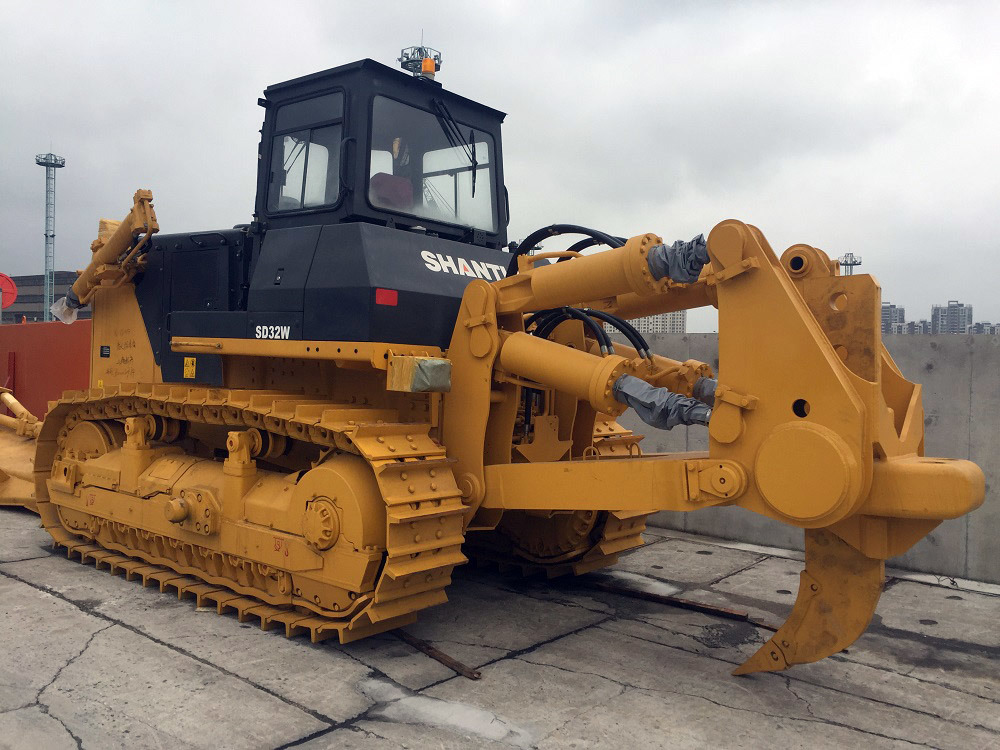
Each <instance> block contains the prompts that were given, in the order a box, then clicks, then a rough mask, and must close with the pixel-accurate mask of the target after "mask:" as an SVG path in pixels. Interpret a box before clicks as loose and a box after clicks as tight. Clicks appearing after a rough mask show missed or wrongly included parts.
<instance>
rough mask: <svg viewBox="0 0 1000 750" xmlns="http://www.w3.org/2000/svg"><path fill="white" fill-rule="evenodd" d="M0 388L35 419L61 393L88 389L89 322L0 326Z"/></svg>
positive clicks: (41, 414) (39, 416) (43, 412)
mask: <svg viewBox="0 0 1000 750" xmlns="http://www.w3.org/2000/svg"><path fill="white" fill-rule="evenodd" d="M0 385H3V386H4V387H5V388H10V389H11V390H12V391H13V392H14V396H15V397H16V398H17V400H18V401H20V402H21V403H22V404H24V406H25V408H27V409H28V411H30V412H31V413H32V414H34V415H35V416H36V417H38V418H39V419H41V418H42V416H43V415H44V414H45V412H46V411H48V402H49V401H52V400H54V399H57V398H59V396H60V395H61V394H62V392H63V391H69V390H78V389H82V388H89V387H90V321H89V320H78V321H76V322H75V323H73V324H72V325H65V324H64V323H60V322H58V321H56V322H53V323H20V324H18V323H14V324H5V325H0Z"/></svg>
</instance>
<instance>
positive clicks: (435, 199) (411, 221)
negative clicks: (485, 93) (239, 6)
mask: <svg viewBox="0 0 1000 750" xmlns="http://www.w3.org/2000/svg"><path fill="white" fill-rule="evenodd" d="M259 104H260V105H261V106H262V107H264V108H265V110H266V114H265V116H264V124H263V127H262V129H261V143H260V150H259V170H258V181H257V202H256V217H255V218H256V220H257V221H258V222H260V224H261V225H262V228H264V229H272V228H273V229H281V228H289V227H298V226H305V225H317V224H337V223H345V222H369V223H374V224H381V225H383V226H389V227H395V228H399V229H414V230H416V231H422V232H426V233H427V234H429V235H432V236H439V237H442V238H446V239H451V240H456V241H459V242H464V243H468V244H474V245H480V246H484V247H493V248H499V247H501V246H502V245H504V244H506V240H507V238H506V228H507V221H508V216H507V202H506V191H505V189H504V183H503V166H502V159H501V145H500V125H501V123H502V122H503V119H504V116H505V115H504V114H503V113H502V112H498V111H497V110H495V109H491V108H490V107H486V106H484V105H482V104H479V103H477V102H474V101H472V100H470V99H466V98H465V97H462V96H458V95H457V94H454V93H452V92H449V91H446V90H444V89H443V88H442V87H441V85H440V84H438V83H436V82H434V81H432V80H429V79H426V78H420V77H411V76H409V75H407V74H406V73H403V72H401V71H397V70H393V69H392V68H389V67H387V66H385V65H382V64H381V63H377V62H375V61H373V60H361V61H359V62H355V63H351V64H349V65H344V66H341V67H338V68H333V69H331V70H327V71H323V72H321V73H315V74H312V75H309V76H304V77H302V78H297V79H294V80H292V81H287V82H285V83H280V84H276V85H273V86H269V87H268V88H267V89H266V90H265V91H264V97H263V98H262V99H260V100H259Z"/></svg>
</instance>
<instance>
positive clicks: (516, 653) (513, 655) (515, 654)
mask: <svg viewBox="0 0 1000 750" xmlns="http://www.w3.org/2000/svg"><path fill="white" fill-rule="evenodd" d="M614 619H615V618H614V617H613V616H610V615H609V616H608V617H605V618H603V619H601V620H598V621H597V622H592V623H590V624H588V625H581V626H580V627H578V628H576V629H575V630H570V631H568V632H566V633H562V634H560V635H554V636H552V637H551V638H546V639H545V640H544V641H539V642H538V643H534V644H532V645H531V646H526V647H525V648H520V649H515V650H513V651H509V652H508V653H506V654H504V655H503V656H498V657H497V658H495V659H491V660H490V661H487V662H484V663H483V664H481V665H480V666H479V667H478V669H480V670H483V669H486V668H487V667H491V666H493V665H494V664H498V663H499V662H502V661H507V660H508V659H519V658H520V657H522V656H524V655H525V654H530V653H532V652H534V651H536V650H538V649H540V648H542V647H543V646H548V645H549V644H550V643H555V642H556V641H558V640H561V639H563V638H568V637H570V636H572V635H576V634H577V633H582V632H583V631H585V630H589V629H590V628H596V627H598V626H599V625H603V624H604V623H606V622H608V621H610V620H614ZM460 676H461V675H455V676H452V677H446V678H444V679H443V680H438V681H437V682H432V683H431V684H430V685H425V686H424V687H423V688H421V692H423V691H424V690H428V689H430V688H432V687H437V686H438V685H440V684H442V683H444V682H448V681H449V680H454V679H456V677H460Z"/></svg>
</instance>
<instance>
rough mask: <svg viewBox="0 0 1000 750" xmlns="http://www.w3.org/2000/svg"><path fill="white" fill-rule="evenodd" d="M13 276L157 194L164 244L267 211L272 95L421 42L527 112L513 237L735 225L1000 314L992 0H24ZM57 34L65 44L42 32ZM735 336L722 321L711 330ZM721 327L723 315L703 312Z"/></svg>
mask: <svg viewBox="0 0 1000 750" xmlns="http://www.w3.org/2000/svg"><path fill="white" fill-rule="evenodd" d="M2 13H3V19H4V23H3V24H2V25H0V50H2V52H0V56H2V63H3V66H4V70H5V79H4V80H3V83H2V91H0V93H2V95H3V101H4V105H3V109H2V114H0V270H2V271H5V272H7V273H15V274H19V273H32V272H40V271H41V268H42V262H43V260H42V244H43V239H42V226H43V200H44V180H43V175H42V170H41V169H40V168H39V167H37V166H35V164H34V155H35V153H42V152H45V151H48V150H49V149H50V147H51V149H52V150H53V151H55V152H56V153H58V154H60V155H62V156H65V157H66V160H67V166H66V168H65V169H63V170H61V171H60V172H59V174H58V178H57V179H58V182H57V184H58V187H57V226H56V232H57V245H56V251H57V264H58V267H60V268H67V267H80V266H82V265H84V264H85V263H86V261H87V258H88V255H89V251H88V248H89V244H90V241H91V240H92V239H93V236H94V233H95V230H96V225H97V220H98V218H100V217H102V216H104V217H114V218H119V217H120V216H122V215H124V213H125V211H126V210H127V209H128V207H129V205H130V199H131V195H132V193H133V191H134V190H135V189H136V188H139V187H149V188H152V189H153V191H154V195H155V196H156V201H157V212H158V216H159V219H160V223H161V227H162V228H163V231H197V230H205V229H213V228H218V227H224V226H230V225H232V224H235V223H239V222H245V221H247V220H248V219H249V218H250V214H251V212H252V209H253V198H254V196H253V193H254V187H255V170H256V151H257V141H258V134H257V130H258V128H259V127H260V121H261V112H260V110H259V109H258V108H257V107H256V105H255V102H256V98H257V96H259V94H260V91H261V90H262V89H263V88H264V87H265V86H266V85H268V84H270V83H275V82H278V81H281V80H286V79H288V78H292V77H295V76H298V75H302V74H305V73H309V72H313V71H316V70H322V69H325V68H328V67H333V66H335V65H338V64H341V63H344V62H349V61H351V60H354V59H359V58H361V57H373V58H375V59H378V60H381V61H382V62H385V63H388V64H394V59H395V57H396V56H397V54H398V50H399V49H400V48H401V47H403V46H408V45H409V44H413V43H415V42H417V41H419V37H420V33H421V29H422V30H423V33H424V38H425V40H426V42H427V43H428V44H430V45H432V46H435V47H438V48H439V49H441V50H442V52H443V53H444V59H445V62H444V67H443V70H442V73H441V76H440V78H439V80H441V81H442V82H443V83H444V85H445V86H446V87H448V88H450V89H452V90H455V91H457V92H459V93H461V94H463V95H465V96H469V97H471V98H474V99H477V100H479V101H483V102H484V103H486V104H489V105H491V106H494V107H496V108H498V109H501V110H504V111H506V112H508V113H509V116H508V120H507V123H506V125H505V130H504V156H505V171H506V182H507V186H508V189H509V191H510V198H511V208H512V215H513V216H512V223H511V238H518V237H522V236H524V235H525V234H527V233H528V232H529V231H531V230H533V229H535V228H537V227H539V226H542V225H545V224H550V223H553V222H557V221H558V222H576V223H583V224H590V225H593V226H595V227H597V228H600V229H603V230H606V231H610V232H614V233H616V234H626V235H627V234H637V233H640V232H646V231H655V232H658V233H660V234H662V235H664V236H665V237H667V238H669V239H674V238H677V237H689V236H691V235H693V234H697V233H698V232H703V231H707V230H708V229H710V228H711V227H712V226H713V225H714V224H715V223H716V222H718V221H720V220H722V219H725V218H730V217H737V218H742V219H745V220H747V221H750V222H752V223H754V224H756V225H757V226H758V227H760V228H761V230H762V231H763V232H764V233H765V234H766V235H767V236H768V238H769V239H770V241H771V244H772V245H773V246H774V247H775V249H776V250H777V251H778V252H781V250H782V249H784V248H785V247H787V246H788V245H791V244H794V243H796V242H808V243H810V244H814V245H817V246H819V247H821V248H823V249H825V250H827V251H828V252H830V253H831V254H832V255H840V254H842V253H843V252H846V251H848V250H851V251H853V252H855V253H857V254H858V255H861V256H862V257H863V258H864V265H863V266H862V268H861V270H862V271H870V272H872V273H874V274H876V276H877V277H878V278H879V281H880V282H881V283H882V286H883V296H884V298H886V299H890V300H892V301H894V302H897V303H901V304H904V305H905V306H906V307H907V312H908V315H909V317H911V318H916V317H926V316H927V315H929V310H930V305H931V304H932V303H935V302H942V301H946V300H947V299H955V298H958V299H962V300H963V301H966V302H969V303H972V304H973V305H974V306H975V308H976V313H977V314H976V317H977V318H978V319H982V318H991V319H993V320H997V319H1000V299H998V298H997V295H995V294H994V292H993V288H992V285H991V284H990V283H989V281H988V277H989V274H986V273H982V272H977V270H976V269H982V268H991V267H992V265H993V261H994V259H995V257H996V254H997V249H998V241H997V237H998V236H1000V214H998V212H997V211H996V208H995V206H996V200H997V195H998V189H1000V154H998V150H997V149H996V148H995V147H994V146H993V141H994V138H995V123H996V122H997V121H998V119H1000V92H998V90H997V88H996V86H995V81H996V79H997V76H998V73H1000V52H998V48H997V46H996V45H995V43H994V41H993V39H992V30H993V29H995V28H997V25H998V22H1000V10H998V8H997V7H996V6H995V5H993V4H989V3H963V4H945V3H937V2H926V3H919V2H912V3H905V4H896V3H892V4H872V3H842V2H837V3H832V2H831V3H820V2H810V3H781V2H742V3H726V2H717V3H704V2H698V3H695V2H678V3H657V2H646V3H630V4H624V3H622V4H615V3H606V2H604V3H599V2H575V3H562V2H561V3H550V4H544V3H530V2H513V1H511V2H497V3H489V4H472V3H463V2H447V1H442V2H437V3H434V4H433V5H430V6H428V5H425V4H424V5H415V4H412V3H401V2H393V3H380V4H361V3H347V2H340V3H333V2H326V3H320V2H302V3H294V2H289V3H284V4H281V5H277V6H276V5H275V4H274V3H269V2H240V3H237V2H227V3H211V4H209V3H170V4H158V5H152V6H149V7H143V8H142V10H141V11H140V10H139V9H138V8H136V7H134V6H128V5H122V4H120V3H96V4H95V3H88V4H86V5H81V4H68V3H53V2H33V3H30V4H28V3H13V2H6V3H4V4H3V5H2ZM42 26H44V28H45V32H46V33H45V36H44V37H40V36H39V35H38V34H36V33H34V32H33V31H32V30H33V29H37V28H40V27H42ZM692 319H693V320H694V321H695V323H696V325H703V326H708V327H710V326H711V325H712V316H711V315H705V314H697V315H694V316H692ZM699 320H700V321H701V322H700V323H698V321H699Z"/></svg>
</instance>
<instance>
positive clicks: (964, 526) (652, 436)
mask: <svg viewBox="0 0 1000 750" xmlns="http://www.w3.org/2000/svg"><path fill="white" fill-rule="evenodd" d="M646 338H647V340H648V341H649V343H650V346H651V348H652V349H653V351H655V352H657V353H659V354H663V355H664V356H669V357H672V358H673V359H678V360H685V359H697V360H700V361H702V362H708V363H709V364H711V365H712V366H713V367H714V368H716V371H718V366H719V361H718V337H717V335H716V334H687V335H651V336H647V337H646ZM885 342H886V346H887V347H888V349H889V352H890V353H891V354H892V356H893V358H894V359H895V360H896V364H897V365H898V366H899V368H900V370H902V372H903V374H904V375H905V376H906V377H908V378H909V379H910V380H914V381H916V382H918V383H921V384H922V385H923V388H924V412H925V425H926V431H927V433H926V441H925V445H926V453H927V455H929V456H930V455H934V456H942V457H948V458H967V459H970V460H972V461H975V462H976V463H977V464H979V466H981V467H982V469H983V471H984V472H985V473H986V501H985V502H984V503H983V506H982V507H981V508H979V509H978V510H976V511H974V512H973V513H971V514H969V515H967V516H965V517H963V518H959V519H956V520H953V521H944V522H943V523H942V524H941V525H940V526H938V527H937V529H935V530H934V531H933V532H932V533H931V534H930V535H928V536H927V537H926V538H925V539H923V540H922V541H921V542H919V543H918V544H917V545H916V546H914V547H913V548H912V549H911V550H910V551H909V552H907V553H906V554H905V555H903V556H901V557H899V558H896V559H894V560H892V561H891V562H890V564H891V565H895V566H897V567H901V568H907V569H910V570H917V571H922V572H926V573H936V574H939V575H945V576H957V577H961V578H972V579H975V580H980V581H989V582H992V583H1000V554H996V552H995V549H996V547H997V546H998V543H1000V498H998V495H1000V481H998V480H1000V457H998V453H1000V336H886V337H885ZM761 364H762V366H766V363H761ZM620 421H621V422H622V424H624V425H625V426H627V427H629V428H630V429H633V430H635V431H636V432H638V433H641V434H643V435H645V436H646V439H645V440H644V441H643V449H644V450H645V451H646V452H647V453H650V452H659V451H684V450H706V449H707V447H708V440H707V431H706V430H705V428H698V427H690V428H684V427H678V428H676V429H674V430H672V431H670V432H660V431H657V430H654V429H652V428H651V427H648V426H647V425H645V424H643V423H642V422H641V421H640V420H639V419H637V418H636V417H635V415H634V413H632V412H627V413H626V414H625V415H624V416H623V418H622V419H621V420H620ZM655 522H656V523H659V524H660V525H664V526H667V527H669V528H674V529H682V530H685V531H690V532H693V533H699V534H710V535H712V536H718V537H723V538H725V539H737V540H740V541H745V542H752V543H755V544H766V545H772V546H775V547H786V548H798V549H801V547H802V532H801V531H800V530H799V529H796V528H793V527H791V526H786V525H784V524H782V523H779V522H777V521H772V520H770V519H767V518H764V517H763V516H759V515H757V514H756V513H751V512H749V511H745V510H742V509H740V508H706V509H704V510H698V511H692V512H691V513H660V514H657V520H656V521H655Z"/></svg>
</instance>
